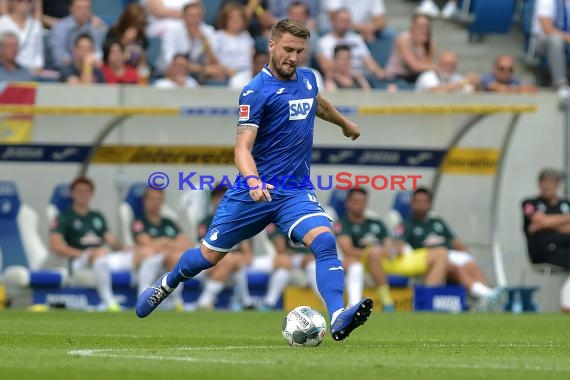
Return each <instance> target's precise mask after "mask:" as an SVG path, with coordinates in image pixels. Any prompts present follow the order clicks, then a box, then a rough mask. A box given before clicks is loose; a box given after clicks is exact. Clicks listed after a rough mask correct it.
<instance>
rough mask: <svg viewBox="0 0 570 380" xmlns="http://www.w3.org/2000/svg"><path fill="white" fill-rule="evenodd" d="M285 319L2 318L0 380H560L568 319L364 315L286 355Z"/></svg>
mask: <svg viewBox="0 0 570 380" xmlns="http://www.w3.org/2000/svg"><path fill="white" fill-rule="evenodd" d="M284 315H285V313H284V312H274V313H256V312H243V313H231V312H197V313H174V312H157V313H155V314H153V315H151V316H150V317H149V318H146V319H143V320H141V319H138V318H136V316H135V315H134V312H132V311H128V312H121V313H81V312H71V311H50V312H47V313H31V312H26V311H10V310H9V311H0V379H6V380H8V379H10V380H12V379H13V380H26V379H42V380H49V379H57V380H61V379H81V380H88V379H103V380H111V379H120V380H128V379H136V380H141V379H153V380H158V379H168V380H173V379H200V380H208V379H228V380H229V379H311V380H312V379H329V380H330V379H353V380H356V379H390V380H392V379H414V380H428V379H438V380H443V379H504V380H515V379H516V380H519V379H541V380H542V379H570V316H569V315H561V314H543V315H540V314H531V315H508V314H502V315H501V314H494V315H483V314H458V315H446V314H427V313H426V314H421V313H416V314H414V313H395V314H373V315H372V317H371V319H370V320H369V321H368V322H367V323H366V324H365V325H364V326H363V327H361V328H359V329H357V330H355V331H354V332H353V334H352V335H351V336H350V337H349V338H348V339H347V340H345V341H344V342H334V341H333V340H332V339H331V338H330V336H328V335H327V337H326V338H325V341H324V342H323V343H322V344H321V345H320V346H319V347H316V348H293V347H289V346H288V345H287V344H286V343H285V340H284V339H283V338H282V336H281V332H280V327H281V321H282V318H283V317H284Z"/></svg>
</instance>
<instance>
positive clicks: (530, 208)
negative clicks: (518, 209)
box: [523, 202, 534, 216]
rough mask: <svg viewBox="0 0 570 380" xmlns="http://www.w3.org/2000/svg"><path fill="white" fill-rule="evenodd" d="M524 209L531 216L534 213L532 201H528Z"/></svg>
mask: <svg viewBox="0 0 570 380" xmlns="http://www.w3.org/2000/svg"><path fill="white" fill-rule="evenodd" d="M523 210H524V214H525V215H526V216H531V215H532V214H534V205H533V204H532V203H530V202H527V203H525V205H524V207H523Z"/></svg>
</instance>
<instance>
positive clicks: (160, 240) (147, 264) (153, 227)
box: [131, 187, 192, 310]
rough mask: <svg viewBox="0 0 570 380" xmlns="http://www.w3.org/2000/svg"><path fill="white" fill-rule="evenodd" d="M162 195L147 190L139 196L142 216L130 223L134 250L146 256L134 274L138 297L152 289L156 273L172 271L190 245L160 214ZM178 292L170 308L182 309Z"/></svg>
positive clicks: (166, 218)
mask: <svg viewBox="0 0 570 380" xmlns="http://www.w3.org/2000/svg"><path fill="white" fill-rule="evenodd" d="M163 204H164V191H160V190H155V189H152V188H150V187H149V188H147V189H146V190H145V192H144V195H143V215H142V216H141V217H140V218H138V219H136V220H134V221H133V225H132V228H131V232H132V234H133V237H134V240H135V243H136V245H137V248H139V249H140V250H143V251H144V252H148V253H149V255H148V258H146V259H145V260H144V261H143V262H142V263H141V264H140V267H139V271H138V284H137V285H138V294H140V293H141V292H142V291H143V290H144V289H146V288H147V287H149V286H150V285H152V282H153V281H154V278H155V277H156V276H157V275H158V272H160V271H161V270H163V269H162V268H163V267H166V269H167V270H172V268H174V265H175V264H176V263H177V262H178V259H179V258H180V255H181V254H182V253H183V252H185V251H186V250H187V249H188V248H189V247H190V246H192V244H191V243H190V241H189V240H188V239H187V238H186V236H185V235H184V233H183V232H182V230H181V229H180V227H179V226H178V224H177V223H176V221H174V220H172V219H170V218H168V217H165V216H163V215H162V214H161V209H162V206H163ZM181 293H182V290H178V289H177V291H176V293H175V294H173V296H175V300H174V301H173V303H174V307H175V308H176V309H178V310H181V309H183V307H184V301H183V299H182V296H181Z"/></svg>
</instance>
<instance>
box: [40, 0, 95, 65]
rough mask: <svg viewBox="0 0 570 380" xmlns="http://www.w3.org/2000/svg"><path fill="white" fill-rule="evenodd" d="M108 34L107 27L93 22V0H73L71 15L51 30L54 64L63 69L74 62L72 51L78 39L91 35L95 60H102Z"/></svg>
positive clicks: (50, 43)
mask: <svg viewBox="0 0 570 380" xmlns="http://www.w3.org/2000/svg"><path fill="white" fill-rule="evenodd" d="M105 33H106V26H104V25H98V26H97V25H96V24H94V23H93V22H92V13H91V0H73V1H72V2H71V8H70V15H69V16H67V17H65V18H64V19H62V20H61V21H60V22H58V23H57V24H56V25H54V27H53V28H52V30H51V34H50V36H49V45H50V50H51V54H52V57H53V62H54V63H55V65H56V67H58V68H61V67H64V66H66V65H69V64H70V63H71V61H72V51H73V49H74V46H75V42H76V40H77V37H78V36H80V35H85V34H87V35H89V36H90V37H91V40H92V41H93V46H92V47H93V49H94V52H95V60H96V61H100V60H101V53H102V52H101V48H102V46H103V39H104V37H105Z"/></svg>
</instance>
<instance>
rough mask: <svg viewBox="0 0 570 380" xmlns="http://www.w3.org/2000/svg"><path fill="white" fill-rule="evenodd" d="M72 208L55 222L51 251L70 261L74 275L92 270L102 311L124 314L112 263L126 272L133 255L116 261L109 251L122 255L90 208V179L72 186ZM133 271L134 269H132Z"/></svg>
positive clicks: (117, 243)
mask: <svg viewBox="0 0 570 380" xmlns="http://www.w3.org/2000/svg"><path fill="white" fill-rule="evenodd" d="M69 189H70V195H71V198H72V202H73V204H72V206H71V207H70V208H69V209H67V210H66V211H64V212H63V213H62V214H60V215H59V217H58V218H57V220H55V221H54V223H53V225H52V227H51V233H50V248H51V250H52V251H54V252H55V253H56V254H58V255H61V256H64V257H67V258H68V259H69V260H70V270H71V273H76V272H77V271H80V270H82V269H87V268H92V269H93V272H94V274H95V280H96V284H95V286H96V288H97V293H98V294H99V298H100V299H101V302H102V307H104V308H105V309H106V310H109V311H118V310H120V307H119V305H118V304H117V301H116V300H115V297H114V295H113V291H112V288H111V270H112V267H117V266H118V265H113V264H112V263H111V261H120V262H123V263H124V264H125V265H124V266H125V268H127V267H128V266H129V265H130V263H132V256H131V257H129V256H130V254H128V253H126V252H123V253H116V254H114V255H116V256H114V257H113V258H111V256H110V255H109V248H110V249H112V250H114V251H121V250H122V249H123V247H122V245H121V244H120V243H119V241H118V240H117V239H116V237H115V235H114V234H113V233H112V232H111V231H109V228H108V227H107V222H106V221H105V217H104V216H103V215H102V214H101V213H99V212H98V211H94V210H92V209H91V208H90V202H91V199H92V198H93V192H94V189H95V186H94V185H93V182H92V181H91V180H90V179H88V178H86V177H79V178H76V179H75V180H74V181H73V182H72V183H71V185H70V188H69ZM128 269H130V268H128Z"/></svg>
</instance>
